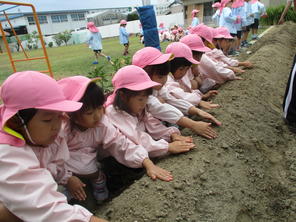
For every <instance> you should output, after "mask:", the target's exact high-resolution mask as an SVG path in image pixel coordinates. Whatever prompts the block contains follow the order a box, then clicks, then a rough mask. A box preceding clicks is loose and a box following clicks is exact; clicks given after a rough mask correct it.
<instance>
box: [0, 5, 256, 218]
mask: <svg viewBox="0 0 296 222" xmlns="http://www.w3.org/2000/svg"><path fill="white" fill-rule="evenodd" d="M224 3H225V2H223V3H221V4H222V5H223V4H224ZM224 6H225V7H226V8H227V7H228V6H229V5H228V3H227V4H225V5H224ZM225 7H224V8H223V7H222V11H221V12H222V14H221V15H223V11H224V9H225ZM195 13H198V11H197V12H195ZM227 13H228V12H227ZM225 14H226V12H225ZM194 15H195V14H194ZM125 25H126V22H124V21H123V22H122V24H121V27H120V29H121V28H123V29H124V27H125ZM88 29H89V30H90V32H91V33H92V34H91V37H90V40H89V42H90V44H91V46H92V49H93V50H94V52H95V53H96V54H98V55H102V56H105V55H104V54H102V52H101V51H100V50H101V49H99V48H100V47H101V46H98V47H97V46H95V44H94V43H92V41H94V39H96V38H101V37H100V35H98V36H97V34H98V30H97V29H96V27H95V26H94V25H93V23H89V24H88ZM231 34H233V33H230V32H229V30H228V29H227V27H226V28H225V27H218V28H211V27H208V26H206V25H204V24H198V25H196V26H194V27H192V28H191V29H190V33H189V34H188V35H185V36H183V37H181V38H180V40H179V41H178V42H173V43H170V44H169V45H168V46H167V48H166V49H165V53H162V52H161V51H159V50H158V49H156V48H152V47H144V48H142V49H140V50H138V51H137V52H136V53H135V54H134V55H133V58H132V65H128V66H125V67H123V68H121V69H119V70H118V71H117V72H116V73H115V75H114V76H113V78H112V84H113V87H114V90H113V93H112V94H110V95H109V96H108V97H107V98H105V95H104V93H103V90H102V89H101V88H100V87H99V86H98V85H97V84H96V79H89V78H87V77H84V76H72V77H66V78H63V79H61V80H59V81H55V80H54V79H52V78H50V77H48V76H47V75H45V74H41V73H39V72H35V71H25V72H18V73H14V74H12V75H11V76H10V77H9V78H7V80H5V81H4V83H3V84H2V87H1V99H2V101H3V104H2V105H1V107H0V109H1V112H0V113H1V114H0V122H1V129H0V165H1V168H0V200H1V201H2V203H1V202H0V220H1V221H2V220H3V221H21V220H22V221H72V220H73V221H84V222H88V221H91V222H103V221H104V220H103V219H99V218H97V217H95V216H93V215H92V213H90V212H89V211H88V210H87V209H86V208H84V207H82V206H79V205H81V204H83V203H84V202H85V201H86V200H88V199H89V198H90V197H92V198H93V199H94V200H95V201H96V202H97V203H102V202H103V201H105V200H106V199H108V198H109V197H110V192H111V197H112V194H114V193H116V192H118V189H121V188H122V187H120V188H118V187H116V186H114V185H116V183H117V182H118V176H119V174H120V173H118V172H119V171H120V170H121V169H122V168H124V169H126V170H127V171H125V172H129V173H130V174H133V173H134V174H138V175H140V176H142V175H143V171H142V170H141V169H142V168H143V169H145V171H146V173H147V175H148V176H149V177H151V179H153V180H155V179H160V180H163V181H171V180H173V175H172V173H171V172H170V171H169V170H167V169H163V168H161V167H158V166H157V165H155V164H154V162H153V158H160V157H161V158H163V157H165V156H167V155H169V154H180V153H184V152H188V151H190V150H192V149H194V147H195V146H196V145H197V144H195V143H194V141H193V138H192V137H189V136H182V135H181V132H180V129H181V128H188V129H190V130H192V132H193V133H194V134H197V135H200V136H203V137H205V138H207V139H214V138H216V137H217V136H218V134H217V132H216V130H215V129H214V127H215V126H221V124H222V123H221V122H220V121H219V120H218V119H216V118H215V117H214V116H213V115H212V114H210V113H208V112H207V111H206V110H211V109H216V108H219V107H220V106H219V104H215V103H212V102H211V100H210V99H211V98H212V97H214V96H216V95H218V91H217V88H218V87H219V86H220V85H222V84H224V83H225V82H226V81H229V80H241V79H242V78H241V77H239V76H238V75H239V74H241V73H243V72H245V70H244V68H252V64H251V63H250V62H248V61H243V62H240V61H238V60H236V59H232V58H229V57H227V53H228V51H229V49H230V47H231V44H232V41H233V38H234V37H233V36H232V35H231ZM127 36H128V34H126V33H125V31H124V30H123V31H122V34H121V36H120V39H121V42H122V44H126V45H125V53H128V38H127ZM95 50H96V51H95ZM105 57H106V58H107V59H109V58H108V56H105ZM191 116H198V118H199V120H198V121H196V120H193V119H191V118H190V117H191ZM110 158H111V159H110ZM109 160H110V161H111V162H110V161H109ZM109 165H116V167H114V168H112V170H110V169H108V166H109ZM114 175H115V176H114ZM121 176H122V175H121ZM126 176H127V175H123V177H126ZM114 177H116V178H114ZM116 181H117V182H116ZM119 183H120V181H119ZM57 185H60V186H59V189H58V186H57ZM124 186H126V184H124V183H123V187H124ZM114 187H115V188H114ZM86 188H87V189H86ZM87 190H88V191H89V190H90V191H91V192H87ZM119 191H120V190H119ZM68 203H71V204H75V203H78V205H70V204H68Z"/></svg>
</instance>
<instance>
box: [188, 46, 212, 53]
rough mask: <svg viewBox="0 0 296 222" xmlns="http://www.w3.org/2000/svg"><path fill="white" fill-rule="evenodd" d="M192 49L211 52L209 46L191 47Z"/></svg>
mask: <svg viewBox="0 0 296 222" xmlns="http://www.w3.org/2000/svg"><path fill="white" fill-rule="evenodd" d="M191 50H192V51H198V52H209V51H211V49H210V48H209V47H206V46H204V47H195V48H191Z"/></svg>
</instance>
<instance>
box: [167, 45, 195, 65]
mask: <svg viewBox="0 0 296 222" xmlns="http://www.w3.org/2000/svg"><path fill="white" fill-rule="evenodd" d="M165 52H166V53H172V54H174V56H175V58H185V59H187V60H188V61H189V62H191V63H192V64H199V62H198V61H196V60H195V59H194V58H193V57H192V51H191V49H190V48H189V47H188V46H187V45H185V44H184V43H182V42H173V43H171V44H169V45H168V46H167V48H166V50H165Z"/></svg>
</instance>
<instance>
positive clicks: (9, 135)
mask: <svg viewBox="0 0 296 222" xmlns="http://www.w3.org/2000/svg"><path fill="white" fill-rule="evenodd" d="M1 98H2V100H3V105H2V106H1V108H0V109H1V118H0V119H1V130H0V143H1V145H0V165H1V167H0V200H1V202H2V204H1V203H0V211H1V212H0V221H9V222H10V221H19V220H18V219H17V218H16V217H19V218H21V220H23V221H48V222H55V221H77V222H103V221H105V220H102V219H99V218H97V217H95V216H93V215H92V214H91V213H90V212H89V211H88V210H86V209H85V208H83V207H81V206H79V205H74V206H72V205H69V204H68V203H67V199H66V197H65V196H64V195H63V194H62V193H60V192H58V191H57V184H56V182H55V181H54V179H53V178H52V175H51V173H50V172H49V171H48V170H47V169H45V168H44V167H42V166H41V163H40V162H39V161H38V159H37V157H36V155H35V153H34V152H33V150H32V149H33V147H37V146H39V147H42V148H43V149H44V151H45V152H46V151H47V149H48V147H49V146H51V145H52V144H53V143H55V142H59V141H56V138H57V137H58V135H59V132H60V128H61V123H62V115H63V112H71V111H75V110H78V109H79V108H80V107H81V105H82V104H81V103H78V102H74V101H69V100H66V99H65V96H64V94H63V91H62V89H61V88H60V86H59V85H58V84H57V82H56V81H55V80H54V79H52V78H50V77H49V76H47V75H45V74H42V73H39V72H35V71H25V72H18V73H14V74H13V75H11V76H9V77H8V78H7V80H5V81H4V83H3V85H2V87H1ZM62 141H63V139H61V140H60V142H62ZM61 145H63V146H66V144H65V143H64V142H63V143H61ZM58 147H59V148H63V147H60V146H58ZM66 149H67V147H66ZM51 155H52V156H53V155H56V154H55V153H51ZM59 158H61V157H59ZM61 159H62V158H61ZM61 161H63V160H61ZM1 205H4V206H5V207H6V208H3V206H1ZM3 211H4V212H3ZM9 211H10V212H11V213H10V212H9ZM7 212H9V213H7ZM3 217H4V218H3ZM105 222H106V221H105Z"/></svg>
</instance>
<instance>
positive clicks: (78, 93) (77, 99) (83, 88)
mask: <svg viewBox="0 0 296 222" xmlns="http://www.w3.org/2000/svg"><path fill="white" fill-rule="evenodd" d="M100 79H101V77H96V78H93V79H90V81H89V82H87V83H86V84H84V85H83V87H81V88H80V89H79V90H78V92H77V93H76V94H75V95H74V97H73V98H71V100H72V101H76V102H78V101H79V100H80V99H81V98H82V97H83V95H84V93H85V91H86V89H87V87H88V85H89V84H90V83H91V82H96V81H98V80H100ZM66 98H67V97H66ZM67 99H69V98H67Z"/></svg>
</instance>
